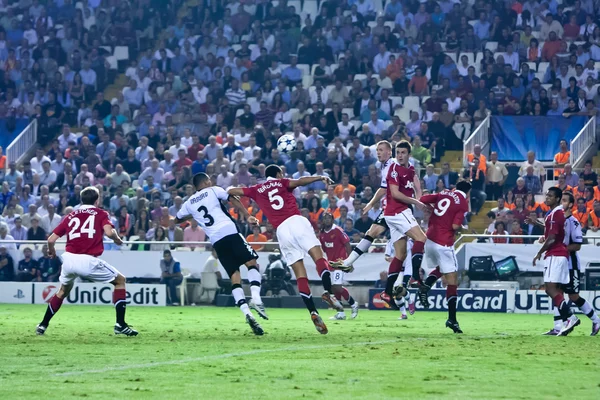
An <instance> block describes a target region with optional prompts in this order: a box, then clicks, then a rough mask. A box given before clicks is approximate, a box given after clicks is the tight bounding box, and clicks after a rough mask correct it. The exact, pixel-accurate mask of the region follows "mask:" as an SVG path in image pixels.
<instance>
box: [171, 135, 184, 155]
mask: <svg viewBox="0 0 600 400" xmlns="http://www.w3.org/2000/svg"><path fill="white" fill-rule="evenodd" d="M174 140H175V143H174V144H173V145H172V146H171V147H169V153H171V154H179V150H183V151H185V154H187V150H188V148H187V147H186V146H184V145H183V143H181V138H180V137H176V138H175V139H174Z"/></svg>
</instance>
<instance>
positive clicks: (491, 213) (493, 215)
mask: <svg viewBox="0 0 600 400" xmlns="http://www.w3.org/2000/svg"><path fill="white" fill-rule="evenodd" d="M485 215H486V217H488V218H494V219H496V213H495V212H493V211H488V213H487V214H485Z"/></svg>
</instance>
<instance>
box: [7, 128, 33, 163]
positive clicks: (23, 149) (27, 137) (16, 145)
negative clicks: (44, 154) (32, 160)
mask: <svg viewBox="0 0 600 400" xmlns="http://www.w3.org/2000/svg"><path fill="white" fill-rule="evenodd" d="M36 141H37V119H34V120H33V121H31V123H30V124H29V125H27V127H26V128H25V129H23V132H21V133H20V134H19V136H17V137H16V138H15V140H13V141H12V143H11V144H10V145H9V146H8V147H7V148H6V158H7V159H8V162H12V161H14V162H16V163H17V164H18V163H19V162H21V161H22V158H23V157H24V156H26V155H27V153H28V152H29V149H31V147H32V146H33V145H34V144H35V142H36Z"/></svg>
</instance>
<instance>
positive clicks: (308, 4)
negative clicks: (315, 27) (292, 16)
mask: <svg viewBox="0 0 600 400" xmlns="http://www.w3.org/2000/svg"><path fill="white" fill-rule="evenodd" d="M302 12H304V13H306V14H308V15H310V19H312V21H313V22H315V18H316V17H317V15H318V12H319V10H318V8H317V2H316V0H304V7H303V8H302Z"/></svg>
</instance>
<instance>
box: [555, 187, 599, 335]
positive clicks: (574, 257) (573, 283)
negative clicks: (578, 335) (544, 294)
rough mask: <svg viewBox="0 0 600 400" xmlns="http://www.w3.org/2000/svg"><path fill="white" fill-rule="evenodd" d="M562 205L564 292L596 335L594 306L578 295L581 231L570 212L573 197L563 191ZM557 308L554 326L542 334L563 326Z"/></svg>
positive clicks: (596, 322)
mask: <svg viewBox="0 0 600 400" xmlns="http://www.w3.org/2000/svg"><path fill="white" fill-rule="evenodd" d="M561 203H562V206H563V209H564V210H565V211H564V212H565V218H566V219H565V241H564V243H565V245H566V246H567V250H568V251H569V257H568V259H569V283H568V284H567V285H565V287H564V290H565V293H566V294H568V295H569V300H571V302H572V303H573V304H575V305H576V306H577V307H579V309H580V310H581V312H582V313H583V314H585V315H586V316H587V317H588V318H589V319H590V320H591V321H592V333H591V335H590V336H596V335H597V334H598V332H599V331H600V318H598V314H597V313H596V311H595V310H594V308H593V307H592V306H591V305H590V303H588V302H587V301H586V300H585V299H584V298H583V297H580V296H579V279H580V265H581V264H580V260H579V254H578V253H577V252H578V251H579V249H580V248H581V244H582V243H583V233H582V232H581V224H580V223H579V221H577V218H575V217H574V216H573V214H572V210H573V207H574V206H575V198H574V196H573V195H572V194H571V193H569V192H565V193H563V196H562V201H561ZM564 322H565V321H563V320H562V318H561V316H560V313H559V312H558V308H556V307H554V328H553V329H551V330H549V331H548V332H546V333H544V335H549V336H556V335H558V333H559V332H560V330H561V329H562V327H563V323H564Z"/></svg>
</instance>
